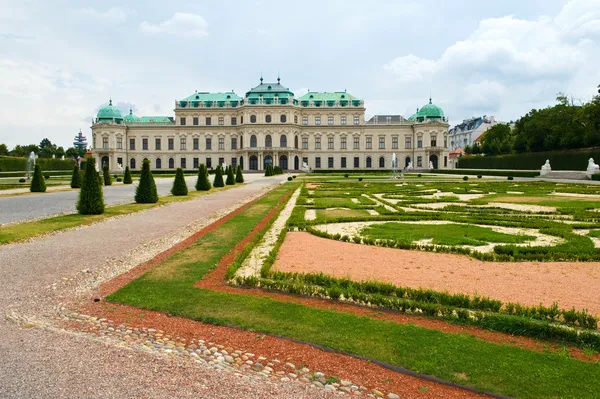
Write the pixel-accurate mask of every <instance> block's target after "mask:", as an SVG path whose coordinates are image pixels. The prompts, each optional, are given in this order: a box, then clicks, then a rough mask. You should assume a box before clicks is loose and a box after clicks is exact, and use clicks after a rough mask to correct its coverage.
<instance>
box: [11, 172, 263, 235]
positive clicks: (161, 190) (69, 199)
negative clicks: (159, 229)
mask: <svg viewBox="0 0 600 399" xmlns="http://www.w3.org/2000/svg"><path fill="white" fill-rule="evenodd" d="M244 179H245V180H246V182H248V183H254V182H256V181H259V180H261V179H264V177H263V175H262V174H250V173H248V174H246V175H245V176H244ZM155 181H156V188H157V190H158V195H161V196H162V195H167V194H169V193H170V191H171V187H172V186H173V178H155ZM186 182H187V185H188V188H190V189H193V187H194V185H195V184H196V177H195V176H188V177H186ZM136 185H137V182H136V183H135V184H131V185H115V186H106V187H103V189H104V203H105V204H106V205H117V204H126V203H130V202H133V197H134V195H135V187H136ZM78 195H79V190H69V191H61V192H48V193H42V194H28V195H16V196H5V197H4V196H0V225H2V224H7V223H15V222H22V221H25V220H29V219H38V218H44V217H48V216H50V215H57V214H61V213H74V212H76V209H75V204H76V202H77V196H78Z"/></svg>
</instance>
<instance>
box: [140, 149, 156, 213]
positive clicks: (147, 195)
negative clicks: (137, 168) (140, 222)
mask: <svg viewBox="0 0 600 399" xmlns="http://www.w3.org/2000/svg"><path fill="white" fill-rule="evenodd" d="M135 202H137V203H138V204H154V203H156V202H158V192H157V191H156V183H154V177H152V172H151V171H150V161H149V160H147V159H145V160H144V162H142V174H141V175H140V184H139V185H138V186H137V187H136V189H135Z"/></svg>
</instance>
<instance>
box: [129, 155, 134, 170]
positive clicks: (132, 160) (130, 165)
mask: <svg viewBox="0 0 600 399" xmlns="http://www.w3.org/2000/svg"><path fill="white" fill-rule="evenodd" d="M129 168H130V169H135V158H131V159H130V160H129Z"/></svg>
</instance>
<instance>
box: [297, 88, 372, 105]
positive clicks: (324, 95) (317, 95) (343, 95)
mask: <svg viewBox="0 0 600 399" xmlns="http://www.w3.org/2000/svg"><path fill="white" fill-rule="evenodd" d="M299 101H300V104H301V105H302V106H305V107H306V106H308V105H310V102H311V101H312V102H313V104H314V105H315V106H317V107H320V106H323V107H325V106H328V107H333V106H335V105H336V104H339V105H341V106H342V107H345V106H347V105H350V104H351V105H353V106H355V107H357V106H360V99H358V98H356V97H354V96H353V95H352V94H350V93H347V92H345V91H334V92H316V91H309V92H308V93H306V94H305V95H303V96H302V97H300V99H299Z"/></svg>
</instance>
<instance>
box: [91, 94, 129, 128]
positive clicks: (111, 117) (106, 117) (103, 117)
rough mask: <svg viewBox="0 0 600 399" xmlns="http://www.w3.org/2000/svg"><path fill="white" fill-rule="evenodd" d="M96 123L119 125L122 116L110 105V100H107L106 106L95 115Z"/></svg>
mask: <svg viewBox="0 0 600 399" xmlns="http://www.w3.org/2000/svg"><path fill="white" fill-rule="evenodd" d="M96 121H97V122H98V123H102V122H104V123H119V124H120V123H121V122H123V116H122V115H121V111H119V108H117V107H115V106H114V105H112V99H110V100H109V102H108V105H107V106H105V107H102V108H100V110H99V111H98V114H97V115H96Z"/></svg>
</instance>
